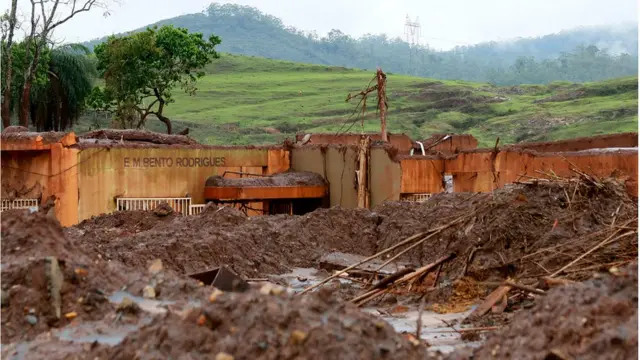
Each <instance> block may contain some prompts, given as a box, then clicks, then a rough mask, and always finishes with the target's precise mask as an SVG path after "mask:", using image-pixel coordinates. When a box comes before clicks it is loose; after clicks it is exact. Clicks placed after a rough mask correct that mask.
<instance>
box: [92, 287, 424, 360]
mask: <svg viewBox="0 0 640 360" xmlns="http://www.w3.org/2000/svg"><path fill="white" fill-rule="evenodd" d="M199 324H200V325H199ZM221 354H230V355H232V356H233V357H227V358H228V359H231V358H233V359H237V360H239V359H338V358H340V359H424V358H425V354H426V348H425V346H424V345H422V344H417V345H414V344H412V343H410V342H409V341H408V340H407V339H406V338H405V337H403V336H401V335H400V334H398V333H396V332H395V331H394V329H393V328H392V327H391V326H390V325H389V324H388V323H386V322H384V321H382V320H377V319H376V318H375V317H373V316H371V315H368V314H365V313H363V312H361V311H359V310H358V309H357V308H356V307H355V306H353V305H351V304H348V303H344V302H342V301H338V300H337V299H335V298H333V297H332V296H331V294H330V293H329V292H328V291H321V292H319V293H317V294H312V295H310V296H295V297H292V296H289V295H263V294H259V293H255V292H250V293H244V294H231V293H229V294H222V295H220V296H218V297H217V298H216V299H215V302H214V303H213V304H210V305H207V306H205V307H203V308H202V309H194V310H192V311H190V312H189V314H188V315H186V316H184V317H180V316H177V315H173V314H168V315H166V316H162V317H159V318H157V319H155V320H154V321H153V323H151V324H150V325H148V326H145V327H144V328H142V329H140V331H138V332H136V333H134V334H132V335H129V336H128V337H127V338H126V339H125V340H124V341H123V342H122V343H121V344H120V345H118V346H116V347H114V348H112V349H106V350H105V349H101V350H100V351H98V352H97V354H96V356H99V357H101V358H110V359H133V358H136V359H167V358H184V357H187V358H189V359H212V358H216V359H218V358H220V359H223V358H224V357H222V355H221Z"/></svg>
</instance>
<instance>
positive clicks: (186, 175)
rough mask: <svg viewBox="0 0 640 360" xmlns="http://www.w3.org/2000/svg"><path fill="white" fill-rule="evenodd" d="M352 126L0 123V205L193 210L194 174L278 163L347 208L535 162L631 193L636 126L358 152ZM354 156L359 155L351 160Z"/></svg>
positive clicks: (258, 205) (199, 180) (200, 193)
mask: <svg viewBox="0 0 640 360" xmlns="http://www.w3.org/2000/svg"><path fill="white" fill-rule="evenodd" d="M362 137H363V135H360V134H347V135H339V136H332V135H330V134H312V135H311V136H308V135H307V136H304V135H298V137H297V142H298V144H296V145H293V146H290V145H289V146H285V145H281V146H261V147H239V146H207V145H201V144H197V143H195V141H193V140H192V139H190V138H188V137H185V136H167V135H160V134H154V133H145V132H143V133H142V134H140V132H130V131H98V132H93V133H90V134H87V135H85V136H80V137H78V136H76V135H75V134H74V133H67V134H64V133H29V132H8V133H3V134H2V189H3V190H2V191H3V193H2V198H3V207H5V208H6V207H8V206H9V205H6V204H5V202H7V204H9V203H11V202H12V201H14V200H25V199H32V200H37V202H38V203H39V204H42V203H43V202H45V201H47V200H49V201H50V202H53V204H54V209H55V216H56V217H57V219H58V220H59V221H60V222H61V224H63V225H64V226H70V225H73V224H77V223H78V222H80V221H82V220H84V219H88V218H90V217H92V216H95V215H100V214H103V213H110V212H113V211H116V210H125V209H145V208H148V207H149V206H153V205H149V204H152V202H151V201H152V200H153V199H164V200H169V201H170V203H171V204H172V206H173V207H174V208H175V209H176V211H180V212H182V213H184V214H193V213H195V212H197V211H199V210H201V209H202V207H204V204H205V200H206V199H205V191H204V189H205V181H206V179H207V178H209V177H211V176H215V175H218V176H222V175H223V174H224V175H225V178H245V177H247V176H249V175H261V176H262V175H273V174H278V173H282V172H286V171H298V172H305V171H308V172H313V173H316V174H319V175H321V176H322V177H323V178H324V179H325V180H326V182H327V183H328V201H326V202H325V203H324V204H325V206H326V205H329V206H335V205H339V206H342V207H346V208H353V207H358V191H359V189H360V192H362V191H366V198H367V199H368V200H367V202H366V204H367V206H368V207H375V206H376V205H379V204H381V203H382V202H384V201H386V200H403V199H404V200H420V199H424V198H426V197H428V196H430V195H431V194H435V193H439V192H443V191H453V192H488V191H492V190H495V189H497V188H500V187H502V186H504V185H505V184H509V183H513V182H516V181H519V180H525V179H529V178H531V177H536V178H539V177H543V175H542V174H541V173H543V172H544V173H553V174H556V175H557V176H570V175H571V173H572V172H573V171H574V170H575V169H578V170H580V171H583V172H587V173H589V174H593V175H596V176H614V177H617V178H621V179H623V180H625V182H626V185H627V190H628V192H629V193H630V194H632V195H633V196H637V178H638V149H637V145H638V136H637V133H627V134H616V135H606V136H598V137H593V138H585V139H572V140H563V141H557V142H550V143H528V144H527V143H524V144H516V145H509V146H504V147H496V148H489V149H478V148H476V146H477V141H476V140H475V139H474V138H473V137H472V136H470V135H447V134H444V135H434V136H433V137H432V138H431V139H428V140H426V141H423V142H414V141H412V140H411V139H410V138H409V137H408V136H406V135H404V134H400V135H395V134H394V135H390V143H388V144H381V143H380V142H379V141H376V138H375V137H373V136H372V140H373V141H372V142H370V143H368V145H366V149H364V150H366V151H364V150H363V149H359V146H361V145H358V144H359V141H360V139H361V138H362ZM361 150H363V151H361ZM423 150H424V155H423ZM363 154H364V156H366V159H363V158H362V156H363ZM361 161H365V164H366V166H364V167H362V170H363V171H360V168H361V166H360V165H359V164H360V163H361ZM358 173H360V175H358ZM359 178H360V179H366V181H359V180H358V179H359ZM359 182H360V184H361V185H364V186H360V187H359V186H358V183H359ZM5 205H6V206H5ZM250 208H251V210H252V211H250V212H249V214H250V215H254V214H260V213H262V212H263V211H265V208H264V202H262V201H256V202H255V203H252V204H251V206H250Z"/></svg>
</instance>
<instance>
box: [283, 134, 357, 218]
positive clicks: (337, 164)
mask: <svg viewBox="0 0 640 360" xmlns="http://www.w3.org/2000/svg"><path fill="white" fill-rule="evenodd" d="M357 157H358V152H357V148H356V147H351V146H350V147H347V146H340V147H315V146H314V147H296V148H293V149H291V169H292V170H295V171H311V172H314V173H317V174H320V175H322V176H324V178H325V179H326V180H327V181H328V182H329V198H330V205H331V206H336V205H339V206H342V207H347V208H354V207H357V206H358V190H357V186H356V161H357Z"/></svg>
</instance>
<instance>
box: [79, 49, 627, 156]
mask: <svg viewBox="0 0 640 360" xmlns="http://www.w3.org/2000/svg"><path fill="white" fill-rule="evenodd" d="M206 70H207V73H208V75H206V76H205V77H204V78H202V79H201V80H200V82H199V83H198V93H197V94H196V95H195V96H187V95H186V94H182V93H180V92H179V91H177V90H176V92H175V99H176V102H175V103H173V104H170V106H169V107H168V108H167V109H166V115H167V116H169V117H170V118H171V119H172V120H173V122H174V128H175V129H176V131H179V130H181V129H183V128H184V127H189V128H190V129H191V130H190V131H191V132H190V135H192V136H194V137H195V138H197V139H198V140H200V141H202V142H205V143H209V144H265V143H276V142H281V141H283V140H284V139H285V138H286V137H289V138H291V137H292V136H293V134H295V133H296V132H338V131H345V130H347V128H349V126H350V125H351V124H352V123H353V122H354V120H355V119H356V118H355V117H350V115H351V114H352V113H353V111H354V108H355V103H345V98H346V96H347V94H348V93H350V92H352V93H354V92H357V91H360V90H362V89H363V88H365V87H366V86H367V84H368V83H369V81H370V80H371V79H372V78H373V75H374V73H373V72H372V71H362V70H351V69H346V68H342V67H328V66H321V65H307V64H300V63H293V62H286V61H278V60H269V59H265V58H258V57H244V56H239V55H230V54H222V57H221V58H220V59H218V60H216V61H214V63H213V64H211V65H210V66H209V67H208V68H207V69H206ZM387 79H388V80H387V81H388V85H387V87H388V88H387V95H388V98H389V114H388V120H387V121H388V126H389V130H390V131H391V132H394V133H401V132H404V133H406V134H408V135H410V136H411V137H412V138H414V139H421V138H426V137H428V136H430V135H431V134H433V133H442V132H455V133H471V134H473V135H474V136H476V137H477V138H478V139H479V141H480V143H481V145H484V146H490V145H493V143H494V142H495V139H496V137H500V139H501V143H503V144H506V143H514V142H520V141H532V140H554V139H562V138H571V137H576V136H590V135H597V134H606V133H615V132H626V131H637V128H638V78H637V77H628V78H620V79H615V80H608V81H604V82H597V83H586V84H573V83H569V82H556V83H551V84H549V85H520V86H510V87H497V86H492V85H489V84H487V83H471V82H465V81H446V80H432V79H425V78H417V77H410V76H405V75H397V74H394V73H387ZM367 113H368V115H367V116H366V118H365V121H364V130H365V131H379V120H378V117H377V114H376V113H375V100H373V98H372V99H371V100H370V101H369V106H368V112H367ZM107 123H108V122H106V121H100V120H94V119H93V118H92V116H86V117H84V118H83V119H81V122H80V123H79V124H78V126H76V129H75V130H76V131H79V132H81V131H85V130H87V129H88V128H89V127H92V128H95V127H96V126H107ZM147 127H148V128H150V129H152V130H156V131H164V130H165V129H164V125H163V124H162V123H160V122H159V121H157V120H156V119H150V120H149V121H148V122H147ZM361 129H362V127H361V125H360V122H357V123H356V124H354V125H353V127H352V128H351V129H350V131H352V132H359V131H360V130H361Z"/></svg>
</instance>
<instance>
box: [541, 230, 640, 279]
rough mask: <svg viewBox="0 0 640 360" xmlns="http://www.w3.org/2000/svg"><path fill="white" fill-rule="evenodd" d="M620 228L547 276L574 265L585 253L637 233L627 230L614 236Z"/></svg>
mask: <svg viewBox="0 0 640 360" xmlns="http://www.w3.org/2000/svg"><path fill="white" fill-rule="evenodd" d="M619 232H620V230H616V231H615V232H614V233H613V234H611V236H609V237H608V238H606V239H604V240H602V242H600V243H599V244H598V245H596V246H594V247H592V248H591V250H589V251H587V252H585V253H584V254H582V255H580V256H578V258H576V259H575V260H573V261H571V262H570V263H568V264H567V265H565V266H563V267H562V268H560V269H559V270H558V271H556V272H554V273H553V274H551V275H550V276H549V277H550V278H553V277H556V276H557V275H558V274H560V273H562V272H563V271H565V270H566V269H568V268H570V267H571V266H573V265H575V264H576V263H577V262H578V261H580V260H582V259H584V258H585V257H586V256H587V255H589V254H591V253H592V252H594V251H596V250H598V249H599V248H601V247H603V246H606V245H609V244H611V243H613V242H615V241H617V240H619V239H621V238H623V237H625V236H629V235H633V234H634V233H637V231H629V232H626V233H624V234H622V235H619V236H616V237H614V236H615V235H616V234H617V233H619Z"/></svg>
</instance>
